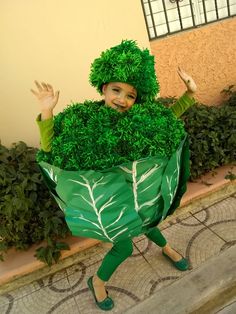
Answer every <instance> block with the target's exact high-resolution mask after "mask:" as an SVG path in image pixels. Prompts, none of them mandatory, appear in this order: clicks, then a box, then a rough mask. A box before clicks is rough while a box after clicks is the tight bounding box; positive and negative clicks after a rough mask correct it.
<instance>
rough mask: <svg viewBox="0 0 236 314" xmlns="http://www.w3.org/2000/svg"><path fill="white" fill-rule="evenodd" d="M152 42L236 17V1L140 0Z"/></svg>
mask: <svg viewBox="0 0 236 314" xmlns="http://www.w3.org/2000/svg"><path fill="white" fill-rule="evenodd" d="M141 3H142V7H143V12H144V16H145V21H146V26H147V30H148V34H149V39H150V40H152V39H156V38H160V37H163V36H167V35H170V34H173V33H177V32H181V31H183V30H186V29H191V28H196V27H199V26H201V25H205V24H209V23H212V22H215V21H219V20H222V19H226V18H229V17H233V16H235V15H236V0H141Z"/></svg>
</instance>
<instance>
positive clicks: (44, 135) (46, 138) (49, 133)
mask: <svg viewBox="0 0 236 314" xmlns="http://www.w3.org/2000/svg"><path fill="white" fill-rule="evenodd" d="M35 84H36V87H37V89H38V90H37V91H34V90H33V89H31V92H32V93H33V94H34V95H35V96H36V97H37V99H38V101H39V104H40V109H41V114H40V115H39V116H38V117H37V120H36V121H37V124H38V126H39V131H40V143H41V148H42V150H44V151H45V152H49V151H50V150H51V142H52V139H53V136H54V131H53V109H54V108H55V106H56V104H57V102H58V98H59V91H57V92H56V93H54V91H53V87H52V86H51V85H50V84H46V83H41V85H40V84H39V83H38V82H37V81H35Z"/></svg>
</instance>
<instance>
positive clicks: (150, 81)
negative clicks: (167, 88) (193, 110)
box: [89, 40, 159, 103]
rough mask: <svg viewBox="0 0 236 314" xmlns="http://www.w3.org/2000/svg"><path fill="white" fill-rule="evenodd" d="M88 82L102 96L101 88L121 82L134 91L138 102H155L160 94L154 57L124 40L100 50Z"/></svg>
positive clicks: (131, 42) (146, 50) (134, 43)
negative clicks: (131, 87)
mask: <svg viewBox="0 0 236 314" xmlns="http://www.w3.org/2000/svg"><path fill="white" fill-rule="evenodd" d="M89 78H90V83H91V84H92V86H94V87H96V89H97V90H98V92H99V93H100V94H102V86H103V85H104V84H106V83H110V82H122V83H127V84H130V85H132V86H133V87H134V88H135V89H136V90H137V94H138V95H137V99H136V102H137V103H143V102H146V101H152V100H154V98H155V96H156V95H157V93H158V91H159V85H158V82H157V78H156V74H155V68H154V57H153V56H152V55H150V53H149V50H148V49H144V50H141V49H140V48H139V47H138V46H137V44H136V42H135V41H133V40H123V41H122V42H121V44H120V45H118V46H115V47H112V48H110V49H108V50H106V51H103V52H102V53H101V55H100V58H97V59H95V60H94V62H93V63H92V65H91V73H90V77H89Z"/></svg>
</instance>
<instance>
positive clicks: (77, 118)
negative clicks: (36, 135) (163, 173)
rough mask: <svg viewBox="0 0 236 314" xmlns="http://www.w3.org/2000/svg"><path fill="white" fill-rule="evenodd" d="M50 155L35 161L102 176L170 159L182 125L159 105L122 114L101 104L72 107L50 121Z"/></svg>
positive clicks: (92, 103) (87, 103)
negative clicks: (147, 161) (129, 166)
mask: <svg viewBox="0 0 236 314" xmlns="http://www.w3.org/2000/svg"><path fill="white" fill-rule="evenodd" d="M54 132H55V136H54V139H53V142H52V150H51V152H50V153H45V152H43V151H42V150H40V151H39V153H38V155H37V161H38V162H40V161H46V162H48V163H50V164H53V165H54V166H57V167H59V168H61V169H65V170H89V169H93V170H102V169H106V168H110V167H113V166H116V165H120V164H122V163H125V162H128V161H134V160H138V159H141V158H146V157H149V156H156V155H159V156H161V157H170V156H171V155H172V154H173V153H174V151H175V150H176V149H177V147H178V146H179V144H180V141H181V140H182V138H183V136H184V134H185V131H184V126H183V123H182V122H181V121H180V120H178V119H176V117H175V116H174V114H173V113H172V111H171V110H170V109H168V108H166V107H164V106H163V105H162V104H161V103H156V102H155V103H145V104H142V105H139V104H135V105H133V107H132V108H131V109H130V110H129V111H127V112H124V113H119V112H117V111H116V110H114V109H112V108H110V107H106V106H105V105H104V101H97V102H93V101H86V102H85V103H83V104H72V105H70V106H68V107H67V108H66V109H65V110H64V111H63V112H61V113H59V114H58V115H57V116H55V118H54Z"/></svg>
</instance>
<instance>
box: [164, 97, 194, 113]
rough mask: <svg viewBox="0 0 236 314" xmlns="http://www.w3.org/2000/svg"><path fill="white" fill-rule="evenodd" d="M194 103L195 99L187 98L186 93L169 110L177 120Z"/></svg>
mask: <svg viewBox="0 0 236 314" xmlns="http://www.w3.org/2000/svg"><path fill="white" fill-rule="evenodd" d="M194 103H195V99H194V98H192V97H189V96H188V95H187V93H185V94H183V96H181V97H180V98H179V99H178V100H177V101H176V103H175V104H174V105H173V106H172V107H171V108H170V109H171V110H172V111H173V113H174V114H175V115H176V117H177V118H179V117H180V116H181V115H182V114H183V113H184V112H185V111H186V110H187V109H188V108H189V107H191V106H192V105H193V104H194Z"/></svg>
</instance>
